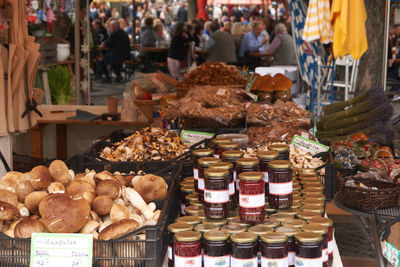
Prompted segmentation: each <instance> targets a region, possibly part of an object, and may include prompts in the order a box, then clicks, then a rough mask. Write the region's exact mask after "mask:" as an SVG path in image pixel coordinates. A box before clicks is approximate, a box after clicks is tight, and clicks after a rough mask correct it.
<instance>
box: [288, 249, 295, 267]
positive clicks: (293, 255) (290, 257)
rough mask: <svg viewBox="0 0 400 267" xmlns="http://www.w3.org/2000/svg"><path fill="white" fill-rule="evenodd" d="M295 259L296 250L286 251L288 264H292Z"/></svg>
mask: <svg viewBox="0 0 400 267" xmlns="http://www.w3.org/2000/svg"><path fill="white" fill-rule="evenodd" d="M295 260H296V252H290V251H289V252H288V261H289V265H294V262H295Z"/></svg>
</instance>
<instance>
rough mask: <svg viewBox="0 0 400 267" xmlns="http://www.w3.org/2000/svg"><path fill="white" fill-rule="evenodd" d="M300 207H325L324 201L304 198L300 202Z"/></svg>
mask: <svg viewBox="0 0 400 267" xmlns="http://www.w3.org/2000/svg"><path fill="white" fill-rule="evenodd" d="M301 204H302V206H305V205H317V206H321V207H325V201H323V200H318V199H313V198H306V199H303V200H302V201H301Z"/></svg>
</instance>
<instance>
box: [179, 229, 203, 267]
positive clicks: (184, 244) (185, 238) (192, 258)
mask: <svg viewBox="0 0 400 267" xmlns="http://www.w3.org/2000/svg"><path fill="white" fill-rule="evenodd" d="M200 238H201V234H200V233H199V232H195V231H183V232H178V233H176V234H175V241H174V253H175V254H174V256H175V259H174V260H175V266H193V267H201V266H202V257H201V241H200ZM189 262H190V264H188V263H189Z"/></svg>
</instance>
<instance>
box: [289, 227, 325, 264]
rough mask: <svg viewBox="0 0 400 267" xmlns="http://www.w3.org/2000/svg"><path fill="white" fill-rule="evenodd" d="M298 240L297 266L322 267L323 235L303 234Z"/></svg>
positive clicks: (299, 235)
mask: <svg viewBox="0 0 400 267" xmlns="http://www.w3.org/2000/svg"><path fill="white" fill-rule="evenodd" d="M295 238H296V266H297V265H298V266H322V243H321V241H322V235H321V234H317V233H310V232H302V233H298V234H296V235H295Z"/></svg>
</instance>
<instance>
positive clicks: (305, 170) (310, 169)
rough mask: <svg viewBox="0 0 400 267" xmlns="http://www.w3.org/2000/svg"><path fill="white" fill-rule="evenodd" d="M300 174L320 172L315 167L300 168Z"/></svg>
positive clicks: (312, 174) (316, 174) (308, 174)
mask: <svg viewBox="0 0 400 267" xmlns="http://www.w3.org/2000/svg"><path fill="white" fill-rule="evenodd" d="M298 172H299V176H318V172H317V170H316V169H314V168H300V169H299V170H298Z"/></svg>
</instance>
